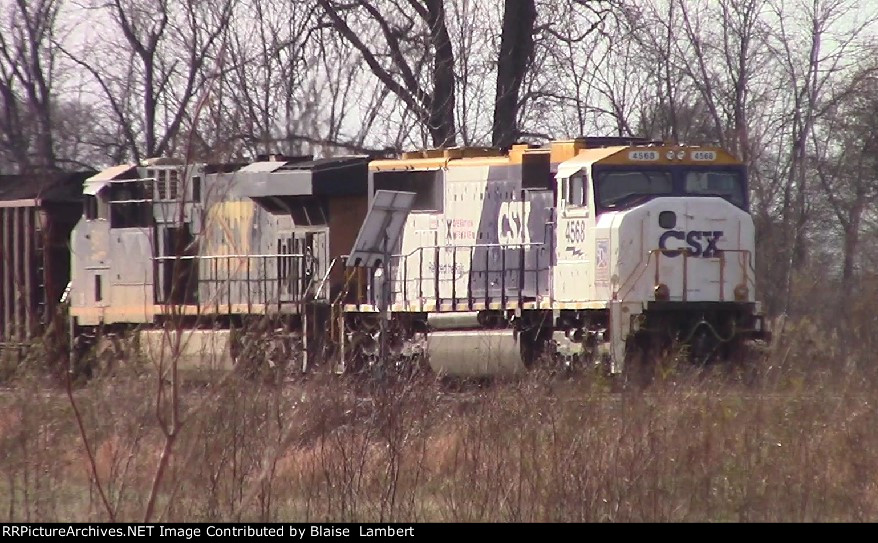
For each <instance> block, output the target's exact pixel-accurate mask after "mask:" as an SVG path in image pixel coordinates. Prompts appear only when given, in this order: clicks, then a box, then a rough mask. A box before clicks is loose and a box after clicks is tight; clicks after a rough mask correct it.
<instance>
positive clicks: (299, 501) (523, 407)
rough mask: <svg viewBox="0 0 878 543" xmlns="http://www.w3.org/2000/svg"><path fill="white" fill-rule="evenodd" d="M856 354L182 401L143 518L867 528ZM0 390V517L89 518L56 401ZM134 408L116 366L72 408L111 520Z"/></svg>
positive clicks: (868, 442) (311, 388) (147, 428)
mask: <svg viewBox="0 0 878 543" xmlns="http://www.w3.org/2000/svg"><path fill="white" fill-rule="evenodd" d="M864 337H865V336H864ZM863 346H864V348H862V349H854V348H852V347H851V345H846V346H844V345H842V343H841V342H839V341H838V340H834V339H833V338H832V337H831V336H830V335H827V334H823V333H821V331H820V329H819V328H817V327H815V326H812V325H810V324H808V323H807V322H805V321H802V322H798V323H796V325H795V326H792V325H789V324H788V325H787V326H786V331H785V333H784V335H783V337H782V338H781V340H780V341H779V342H777V344H776V345H775V346H774V349H773V351H772V352H771V353H769V354H768V355H767V356H766V359H765V360H764V361H762V372H761V379H760V380H759V382H757V383H756V384H750V385H745V384H743V383H741V382H739V381H738V380H737V379H736V378H735V377H734V376H729V375H727V374H726V372H723V371H718V372H712V373H711V372H708V373H701V374H695V373H694V372H689V373H688V374H685V375H681V374H680V373H679V372H677V373H674V374H672V375H671V376H669V377H668V378H667V379H666V380H664V381H660V382H658V383H655V384H654V385H653V386H652V387H651V388H650V389H649V390H647V391H646V392H625V393H621V394H620V393H609V392H608V391H607V390H606V387H604V386H602V385H600V384H598V383H595V382H593V381H592V380H590V379H589V378H587V377H585V376H580V377H574V378H572V379H559V378H553V377H547V376H544V375H538V374H533V375H529V376H527V377H525V378H524V379H522V380H519V381H515V382H504V383H493V384H492V385H490V386H486V387H470V388H469V389H465V390H464V391H454V392H452V391H449V390H448V389H447V387H443V386H442V385H440V384H438V383H436V382H432V381H421V382H393V381H385V382H383V383H378V382H368V383H363V382H360V383H354V382H352V381H350V380H348V379H339V378H333V377H329V376H325V377H321V376H316V377H313V378H311V379H309V380H307V381H304V382H300V383H296V384H288V385H284V386H276V385H272V384H265V383H261V382H257V381H255V380H253V379H243V378H240V379H239V378H237V377H232V378H230V379H226V380H224V381H217V382H213V383H207V384H202V385H198V386H195V385H192V386H188V387H185V388H184V389H183V391H182V393H181V398H182V405H181V413H182V414H183V417H182V420H183V424H182V427H181V430H180V434H179V438H178V441H177V443H176V444H175V447H174V449H173V455H172V456H171V458H170V462H169V463H168V467H167V472H166V475H165V476H164V477H163V479H162V482H161V485H160V491H159V494H158V499H157V501H156V506H155V510H156V514H155V520H162V521H243V520H258V521H330V520H331V521H452V522H464V521H703V520H707V521H862V520H872V519H875V518H876V516H878V433H876V432H875V430H874V429H875V428H876V427H878V411H876V405H878V378H876V375H875V371H874V369H873V366H874V355H873V354H872V353H874V350H870V349H871V348H872V346H871V345H870V344H868V343H867V342H866V340H865V339H864V340H863ZM866 347H868V348H866ZM842 351H843V352H842ZM10 384H14V386H10V387H9V388H8V389H7V390H6V391H5V392H4V393H3V394H2V396H0V413H2V416H0V447H2V451H3V454H2V457H0V488H2V490H0V514H2V520H4V521H70V520H79V521H86V520H107V519H108V518H109V513H108V512H107V510H106V507H105V506H104V505H103V504H102V501H101V499H100V498H99V494H98V492H97V487H96V484H95V480H94V477H93V476H92V472H91V470H90V467H89V465H88V463H87V457H86V455H85V452H84V448H83V446H82V440H81V437H80V434H79V431H78V429H77V426H76V424H75V420H74V417H73V413H72V409H71V405H70V403H69V401H68V400H67V398H66V397H65V395H64V394H63V393H62V392H61V391H59V390H58V389H52V388H51V387H47V386H46V384H45V380H44V379H43V380H36V379H32V378H29V377H27V375H26V374H22V373H21V372H19V374H17V376H16V377H14V379H13V381H11V383H10ZM155 390H156V382H155V380H154V376H152V375H150V374H149V372H146V371H144V370H143V369H140V370H137V369H131V370H130V371H129V370H125V369H124V368H123V369H119V370H118V371H117V372H116V374H115V375H114V376H112V377H104V378H101V379H96V380H92V381H91V382H89V383H88V384H86V385H84V386H81V387H80V388H79V389H78V390H77V391H76V393H75V397H76V401H77V406H78V407H79V410H80V411H81V413H82V419H83V423H84V427H85V428H86V433H87V437H88V440H89V442H90V444H91V446H92V450H93V451H94V456H95V461H96V464H97V470H96V471H97V474H98V478H99V480H100V483H101V484H102V485H103V487H104V490H105V492H106V495H107V498H108V502H109V504H110V506H111V508H112V512H113V515H114V516H115V518H117V519H118V520H125V521H128V520H132V521H137V520H141V519H142V518H143V511H144V507H145V503H146V501H147V499H148V495H149V493H150V488H151V485H152V479H153V475H154V473H155V470H156V466H157V465H158V463H159V457H160V455H161V452H162V448H163V443H164V441H163V435H162V433H161V431H160V430H159V428H158V425H157V423H156V409H155V398H154V396H155Z"/></svg>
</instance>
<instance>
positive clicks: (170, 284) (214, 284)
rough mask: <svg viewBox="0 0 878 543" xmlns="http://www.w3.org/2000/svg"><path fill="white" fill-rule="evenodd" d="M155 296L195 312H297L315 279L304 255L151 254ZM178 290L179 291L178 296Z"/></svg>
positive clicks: (312, 297) (306, 298) (312, 286)
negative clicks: (192, 306) (193, 307)
mask: <svg viewBox="0 0 878 543" xmlns="http://www.w3.org/2000/svg"><path fill="white" fill-rule="evenodd" d="M153 260H154V262H155V272H156V281H155V285H156V300H157V301H159V303H165V304H186V305H195V306H197V307H198V308H199V312H211V313H217V314H220V313H228V314H240V313H253V312H254V311H255V312H263V311H265V312H267V311H269V310H271V309H274V310H277V311H279V312H280V311H283V310H285V309H294V310H298V311H300V310H301V306H302V305H303V304H304V303H306V302H307V301H309V300H313V299H314V296H310V297H309V293H313V291H314V287H315V285H316V283H317V282H318V281H319V280H320V277H317V274H316V273H315V270H313V269H309V267H308V262H309V261H310V259H306V255H304V254H298V253H296V254H291V253H275V254H258V255H252V254H251V255H246V254H232V255H199V256H188V255H187V256H159V257H154V258H153ZM181 293H183V294H181Z"/></svg>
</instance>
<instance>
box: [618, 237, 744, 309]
mask: <svg viewBox="0 0 878 543" xmlns="http://www.w3.org/2000/svg"><path fill="white" fill-rule="evenodd" d="M666 252H671V250H670V249H651V250H650V251H649V252H648V254H647V258H646V263H645V264H644V265H643V266H642V267H637V268H635V269H634V270H632V272H631V273H630V274H628V277H627V278H626V279H625V281H624V282H623V283H622V285H621V286H620V287H619V289H618V290H617V291H616V293H615V295H616V296H619V297H623V298H624V296H626V295H627V294H628V293H630V292H631V289H633V288H634V285H636V284H637V281H638V280H639V279H640V278H641V276H643V273H644V272H645V271H646V270H647V269H648V268H649V264H650V262H651V261H652V255H653V254H656V255H659V254H664V253H666ZM719 252H720V254H722V253H742V254H744V255H746V259H745V260H746V262H743V263H741V268H742V270H743V271H744V272H745V273H744V280H745V281H746V282H747V283H748V284H752V285H753V287H754V288H755V286H756V269H755V268H754V266H753V258H752V254H753V252H752V251H751V250H749V249H721V250H720V251H719ZM680 254H682V255H683V281H684V292H683V298H684V299H685V297H686V291H685V283H686V272H687V268H686V258H687V256H688V253H687V252H686V251H682V250H681V253H680ZM717 258H719V259H720V266H721V268H720V278H721V279H722V275H723V272H724V269H723V268H724V267H725V259H724V258H722V257H720V256H717ZM641 261H642V260H641ZM658 266H659V258H658V257H656V276H658V274H659V271H658V270H659V269H658ZM748 270H749V271H751V272H752V274H748V273H746V272H747V271H748ZM632 278H633V279H634V281H633V282H631V280H632ZM629 282H631V284H630V285H629ZM626 286H627V287H628V288H627V289H626ZM722 288H723V287H722V285H720V289H722Z"/></svg>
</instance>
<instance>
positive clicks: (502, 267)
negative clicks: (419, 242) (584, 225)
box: [348, 243, 552, 309]
mask: <svg viewBox="0 0 878 543" xmlns="http://www.w3.org/2000/svg"><path fill="white" fill-rule="evenodd" d="M541 249H545V252H541ZM551 260H552V257H551V252H550V247H549V245H548V244H544V243H518V244H499V243H492V244H476V245H451V246H424V247H418V248H416V249H414V250H412V251H410V252H409V253H407V254H395V255H390V258H389V263H388V266H386V267H385V266H384V265H383V264H381V265H378V266H371V267H368V268H366V267H355V268H351V272H350V273H355V274H356V273H359V274H360V277H359V278H358V279H359V280H358V281H355V288H354V289H352V292H351V294H352V299H349V300H348V302H351V303H354V304H356V305H363V304H368V305H379V306H380V305H382V304H389V303H395V302H396V301H402V303H403V304H407V305H418V304H423V303H424V301H425V300H429V301H432V302H434V303H435V304H437V305H438V304H450V305H451V306H452V307H454V308H455V309H464V308H466V309H472V308H473V307H474V306H475V305H476V304H491V303H497V302H499V303H500V304H501V305H502V306H504V307H505V306H506V305H507V304H508V303H510V302H512V301H517V302H518V303H519V304H521V303H524V302H525V301H530V300H533V299H534V298H536V297H537V296H538V295H540V294H542V293H546V294H548V291H549V273H548V272H549V271H550V270H551ZM382 298H383V299H382Z"/></svg>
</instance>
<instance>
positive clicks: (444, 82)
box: [426, 0, 455, 147]
mask: <svg viewBox="0 0 878 543" xmlns="http://www.w3.org/2000/svg"><path fill="white" fill-rule="evenodd" d="M426 3H427V13H428V19H427V23H428V24H429V25H430V41H431V43H432V44H433V49H434V56H433V96H432V99H431V101H430V121H429V122H430V127H429V128H430V136H431V137H432V138H433V145H434V146H436V147H446V146H449V145H454V140H455V129H454V50H453V49H452V47H451V39H450V38H449V37H448V27H447V26H446V25H445V1H444V0H427V2H426Z"/></svg>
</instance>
